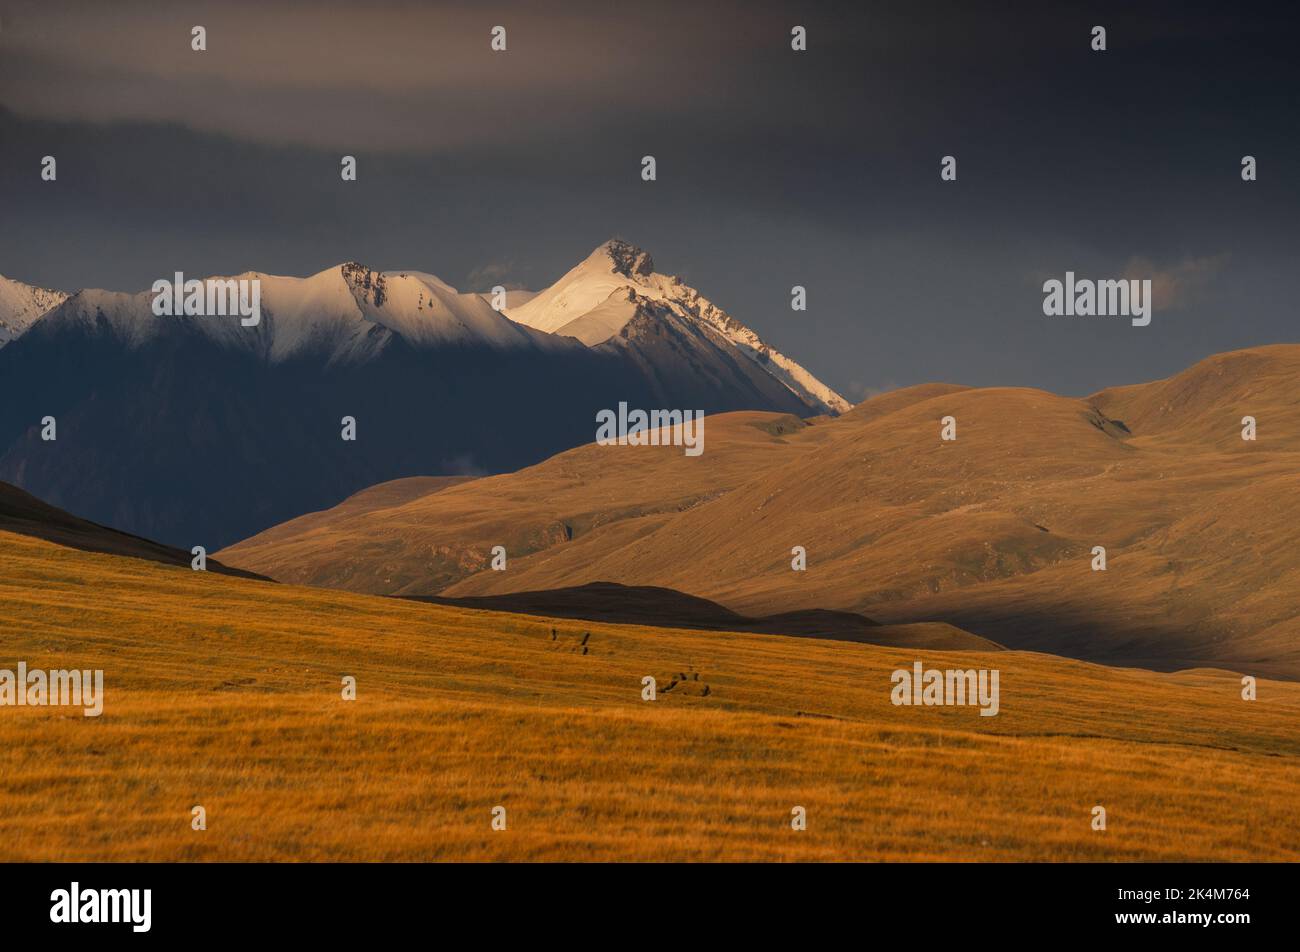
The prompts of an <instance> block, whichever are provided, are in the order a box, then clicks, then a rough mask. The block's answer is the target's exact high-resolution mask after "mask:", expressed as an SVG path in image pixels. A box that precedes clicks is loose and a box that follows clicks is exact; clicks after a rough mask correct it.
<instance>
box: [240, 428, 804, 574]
mask: <svg viewBox="0 0 1300 952" xmlns="http://www.w3.org/2000/svg"><path fill="white" fill-rule="evenodd" d="M594 426H595V424H594V423H593V427H594ZM815 429H817V428H816V427H809V426H807V425H805V424H804V423H803V422H802V421H801V420H799V419H798V418H797V417H793V416H788V415H781V414H773V413H758V412H742V413H728V414H722V415H719V416H711V417H709V418H708V419H707V420H706V424H705V431H704V435H705V445H706V452H705V453H704V455H703V456H699V457H695V458H689V457H687V456H685V455H684V453H683V451H682V449H681V448H680V447H673V446H644V447H635V446H619V447H609V446H597V445H595V444H592V445H589V446H582V447H579V448H577V449H574V450H571V451H569V452H566V453H561V454H559V455H558V456H555V457H553V458H551V459H549V460H547V461H546V462H544V463H540V464H538V465H537V466H532V467H529V468H528V469H525V470H521V471H520V472H518V473H511V474H507V475H502V476H491V477H484V478H481V479H476V480H474V481H472V482H469V483H465V484H462V485H453V486H450V487H447V488H440V489H439V490H438V491H437V492H430V493H427V494H424V495H421V496H417V497H415V498H410V499H405V500H399V501H397V502H396V504H394V505H392V506H388V507H386V508H384V509H383V510H382V511H375V510H373V509H371V508H370V507H366V506H361V505H358V504H357V500H358V498H359V497H362V496H364V495H366V494H367V493H375V492H377V491H379V490H380V489H381V487H375V488H373V489H370V490H366V491H365V493H358V494H357V496H354V497H352V499H349V500H345V501H344V502H342V503H340V504H339V505H338V506H336V507H334V508H333V509H330V510H327V511H325V512H321V513H312V514H310V515H306V516H303V517H301V518H299V519H293V520H290V521H289V522H286V523H284V524H283V525H280V526H276V527H275V528H273V529H268V530H267V531H266V532H262V533H259V534H258V535H256V536H254V537H253V538H251V539H247V540H245V541H243V542H241V543H239V544H237V545H235V546H231V547H229V548H227V549H225V550H223V552H222V553H221V558H223V559H225V560H226V561H227V562H229V563H230V564H234V565H240V566H252V565H261V566H265V567H266V569H267V570H269V571H267V570H259V571H262V574H269V575H271V577H273V578H276V579H278V580H280V581H283V582H298V583H305V584H313V585H327V586H329V587H332V588H343V589H348V590H352V591H364V592H372V593H382V594H393V595H427V594H433V593H435V592H437V591H438V590H439V589H440V588H441V587H443V586H445V585H448V584H451V583H453V582H456V581H458V580H460V579H463V578H465V577H467V576H468V575H471V574H473V573H475V572H478V571H482V570H486V569H487V568H488V565H489V562H490V560H491V550H492V547H493V546H496V545H502V546H505V547H506V550H507V552H508V553H509V555H510V558H511V559H512V560H516V564H518V562H517V560H518V559H520V558H522V557H523V556H526V555H527V554H528V553H531V552H538V551H544V550H549V549H551V548H553V547H555V546H558V545H560V544H561V543H566V542H571V541H573V540H576V539H581V538H584V537H586V536H587V535H589V534H591V533H593V532H595V531H596V530H599V529H603V528H609V527H613V528H614V529H615V531H618V530H619V529H621V528H623V527H625V526H629V527H632V530H633V532H634V533H641V532H645V531H648V529H649V528H650V527H651V526H653V525H655V524H657V523H658V522H660V521H662V520H663V519H665V518H668V517H670V516H672V515H675V514H676V513H679V512H682V511H684V510H688V509H691V508H693V507H695V506H699V505H701V504H703V503H705V502H707V501H709V500H710V499H714V498H716V497H717V496H719V495H721V494H723V493H725V492H727V491H729V490H731V489H733V488H735V487H736V486H738V485H740V484H741V483H743V482H744V481H745V480H746V479H747V478H749V477H750V476H751V475H752V473H753V468H754V466H755V465H768V464H770V463H773V462H776V461H778V460H781V459H793V458H794V454H795V452H796V451H797V449H798V447H799V446H801V445H802V443H803V442H805V441H806V438H804V437H803V432H804V431H808V432H809V433H810V434H811V431H813V430H815ZM593 432H594V430H593ZM791 434H795V435H797V436H799V437H800V440H799V443H798V445H796V444H795V443H794V442H792V440H791ZM623 451H627V452H623ZM404 482H409V481H404ZM385 485H386V486H387V485H389V484H385ZM388 495H391V496H393V497H394V498H396V494H388ZM602 538H603V535H602ZM514 590H520V589H517V588H516V589H514Z"/></svg>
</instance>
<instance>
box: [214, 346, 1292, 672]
mask: <svg viewBox="0 0 1300 952" xmlns="http://www.w3.org/2000/svg"><path fill="white" fill-rule="evenodd" d="M1244 416H1253V417H1254V418H1255V420H1256V423H1257V427H1258V431H1257V432H1258V439H1257V440H1255V441H1244V440H1242V439H1241V428H1242V423H1241V420H1242V418H1243V417H1244ZM945 417H953V418H955V420H956V431H957V439H956V440H953V441H944V440H941V439H940V430H941V423H940V421H941V420H942V419H943V418H945ZM764 418H765V419H767V420H768V421H769V422H773V423H774V421H775V419H776V418H774V417H772V416H771V415H758V414H750V415H746V416H745V417H744V420H743V423H744V425H738V424H741V422H742V421H741V419H739V418H737V417H733V416H731V415H728V416H723V417H710V418H709V419H708V421H707V427H706V433H707V440H706V450H705V453H704V455H703V456H701V457H699V458H697V459H690V458H686V457H683V456H681V455H679V454H675V453H674V452H672V451H670V450H667V449H663V448H648V447H623V446H614V447H598V446H588V447H584V448H581V449H579V450H574V451H572V452H570V453H566V454H561V455H560V456H557V457H555V458H553V459H551V460H548V461H547V462H546V463H544V464H542V465H541V466H537V467H533V468H531V469H528V470H523V471H520V472H519V473H515V474H512V475H510V476H505V477H497V478H495V479H494V480H481V481H476V482H474V483H470V484H467V485H465V486H460V487H456V488H454V489H453V490H450V491H447V492H444V493H438V494H436V495H432V496H426V497H421V498H416V499H412V500H410V501H409V502H407V503H406V504H404V505H403V506H400V507H397V508H395V509H392V510H388V511H386V512H384V513H378V514H373V515H372V516H367V517H364V518H358V519H354V520H352V521H351V522H348V521H346V520H342V519H338V520H332V522H331V526H332V529H333V531H332V533H331V534H330V535H329V536H328V537H326V538H327V544H325V543H322V542H317V541H315V540H313V538H312V537H311V536H309V535H302V536H300V537H299V538H297V539H295V540H292V542H290V543H285V542H283V541H281V542H279V543H278V544H276V543H274V542H271V543H268V542H267V540H266V539H265V538H264V537H262V536H259V537H256V538H254V539H252V540H249V541H248V542H245V543H242V544H240V545H238V546H235V547H233V548H231V549H228V550H226V551H225V552H223V553H221V555H222V557H223V558H226V559H227V560H228V561H230V562H232V563H233V564H235V565H240V566H242V567H245V568H249V569H253V570H255V571H259V572H263V573H266V574H269V575H272V576H273V577H280V578H289V579H291V580H296V579H304V578H305V579H309V580H312V581H318V582H322V583H324V584H331V585H332V584H339V580H342V582H343V583H344V584H346V585H348V586H349V587H354V588H359V589H363V590H370V591H379V592H388V591H398V590H400V591H401V592H403V593H410V594H420V593H433V592H440V593H441V594H444V595H451V596H467V595H498V594H502V593H506V592H520V591H534V590H539V589H546V588H558V587H565V586H574V585H582V584H585V583H588V582H594V581H609V582H618V583H622V584H625V585H655V586H663V587H667V588H673V589H677V590H680V591H684V592H688V593H690V594H693V595H699V596H702V597H705V598H709V599H713V600H715V601H718V602H721V603H722V604H724V605H726V606H727V607H729V608H732V609H734V610H736V611H740V612H743V613H749V614H774V613H778V612H783V611H790V610H796V609H808V608H824V609H839V610H847V611H856V612H861V613H862V614H865V615H867V616H869V617H872V618H875V619H877V620H880V621H886V622H908V621H917V620H927V621H929V620H941V621H946V622H949V623H951V624H954V625H956V626H958V627H961V628H964V629H966V630H968V631H972V632H974V633H976V634H979V635H983V636H986V637H989V638H991V639H993V640H995V641H998V642H999V643H1001V644H1005V645H1008V646H1010V647H1019V648H1033V649H1037V650H1044V651H1051V652H1054V653H1062V654H1067V655H1071V656H1075V657H1083V658H1089V659H1094V660H1111V661H1118V662H1123V663H1132V664H1143V665H1147V664H1150V665H1155V666H1158V667H1162V668H1170V669H1172V668H1178V667H1189V666H1197V665H1207V664H1208V665H1243V664H1250V665H1256V666H1262V668H1263V669H1265V670H1269V671H1271V672H1273V673H1276V674H1278V675H1281V676H1285V677H1291V678H1295V677H1300V528H1298V527H1300V347H1298V346H1295V345H1285V346H1275V347H1262V348H1257V349H1254V350H1248V351H1238V352H1234V353H1231V354H1222V355H1218V356H1216V357H1213V358H1210V359H1208V360H1206V361H1203V362H1202V363H1200V364H1197V365H1196V366H1195V367H1192V368H1190V369H1189V370H1187V371H1185V372H1184V373H1182V374H1179V375H1177V376H1175V377H1173V378H1171V379H1169V380H1164V381H1156V382H1154V383H1149V384H1143V385H1139V386H1133V387H1124V388H1119V389H1116V390H1110V391H1104V392H1102V393H1100V394H1096V395H1094V396H1093V397H1090V398H1086V399H1074V398H1069V397H1062V396H1057V395H1054V394H1050V393H1046V392H1044V391H1039V390H1029V389H1018V388H989V389H969V388H960V387H952V386H947V385H931V386H925V387H913V388H909V389H907V390H903V391H898V392H896V393H889V394H884V395H882V396H880V397H877V398H874V399H872V400H868V401H866V402H865V403H863V404H860V405H859V406H858V407H856V408H855V409H854V410H852V411H851V412H849V413H847V414H845V415H844V416H843V417H841V418H839V419H836V420H823V421H818V422H817V423H816V425H813V426H807V427H802V426H797V425H795V426H792V427H788V428H786V429H785V430H781V429H780V428H779V427H778V428H777V430H778V432H776V433H773V434H771V435H769V438H768V439H755V438H754V434H756V433H761V430H760V429H759V427H758V425H757V424H759V423H760V422H761V420H762V419H764ZM745 425H747V426H748V429H746V428H745ZM739 433H746V434H748V436H749V438H748V439H746V440H740V439H738V438H737V437H736V434H739ZM715 434H716V436H715ZM575 487H580V488H581V495H580V496H579V495H578V494H577V492H576V489H575ZM499 499H504V500H505V502H506V507H505V508H502V509H501V510H500V513H501V515H500V518H501V521H500V522H499V523H493V522H492V521H490V520H489V519H487V518H484V517H477V516H476V517H475V518H474V519H468V518H466V513H492V512H497V511H498V510H496V509H495V508H494V507H495V506H496V505H497V503H498V500H499ZM530 501H531V502H530ZM543 523H544V524H545V525H548V526H550V527H551V528H550V531H548V532H544V531H541V529H540V526H541V524H543ZM510 525H517V526H521V527H531V528H530V529H528V530H527V531H521V532H517V533H515V534H513V535H512V534H510V533H509V531H508V526H510ZM566 526H567V527H569V529H570V530H571V531H565V530H564V528H563V527H566ZM494 544H502V545H506V547H507V549H508V550H509V552H510V553H511V560H510V564H509V568H508V570H507V571H505V572H494V571H490V570H488V568H487V560H486V554H487V552H488V551H490V547H491V546H492V545H494ZM381 545H383V546H391V549H386V550H384V551H383V552H382V556H383V557H377V556H375V555H372V554H371V553H372V550H374V549H376V548H378V547H380V546H381ZM795 546H803V547H804V548H805V549H806V551H807V571H806V572H795V571H792V570H791V564H790V563H791V550H792V548H793V547H795ZM1098 546H1100V547H1102V548H1104V549H1105V551H1106V558H1107V567H1106V570H1105V571H1094V570H1093V568H1092V563H1093V559H1094V555H1093V550H1094V548H1095V547H1098ZM457 558H459V559H460V562H459V564H457V563H456V561H455V560H456V559H457ZM379 567H382V572H379V571H377V570H378V569H379ZM354 583H355V584H354Z"/></svg>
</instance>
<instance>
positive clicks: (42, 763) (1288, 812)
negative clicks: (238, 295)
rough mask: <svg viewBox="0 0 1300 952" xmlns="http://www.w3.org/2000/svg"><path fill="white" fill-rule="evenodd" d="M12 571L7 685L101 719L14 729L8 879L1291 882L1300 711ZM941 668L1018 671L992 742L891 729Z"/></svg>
mask: <svg viewBox="0 0 1300 952" xmlns="http://www.w3.org/2000/svg"><path fill="white" fill-rule="evenodd" d="M0 566H2V567H3V572H0V644H3V645H4V651H3V656H2V657H0V667H13V666H14V665H16V663H17V662H18V661H20V660H22V661H26V662H27V663H28V664H29V665H30V666H33V667H35V666H43V667H58V668H66V667H77V668H103V669H104V672H105V685H106V695H107V697H106V702H105V712H104V714H103V716H102V717H99V718H85V717H83V716H82V715H81V713H80V712H79V711H76V710H70V709H67V708H14V707H5V708H0V844H3V846H2V847H0V850H2V853H0V858H3V859H8V860H450V859H456V860H465V859H469V860H489V859H512V860H586V859H601V860H616V859H617V860H631V859H636V860H667V861H672V860H687V859H690V860H759V859H762V860H845V859H865V860H877V859H881V860H938V859H955V860H1026V859H1028V860H1210V859H1226V860H1295V859H1300V732H1298V731H1297V729H1296V725H1297V723H1300V685H1297V684H1294V683H1288V682H1274V681H1261V682H1260V686H1259V700H1258V701H1255V702H1245V701H1242V700H1241V699H1240V686H1239V677H1238V675H1235V674H1230V673H1228V672H1225V671H1212V670H1203V671H1194V672H1184V673H1180V674H1157V673H1151V672H1147V671H1139V670H1125V669H1113V668H1104V667H1099V666H1095V665H1090V664H1086V663H1082V662H1076V661H1067V660H1062V659H1059V658H1055V657H1051V656H1047V655H1040V654H1033V653H1028V652H1005V651H1000V652H988V653H979V652H950V653H949V652H939V651H927V652H925V653H924V654H921V655H918V654H917V653H916V652H915V651H907V650H902V649H894V648H880V647H874V646H870V645H857V644H850V643H842V642H828V641H816V640H809V639H802V638H784V637H779V636H772V635H758V634H739V633H728V632H705V631H678V630H671V629H651V628H638V627H633V626H620V625H607V624H598V623H588V622H571V621H557V622H550V621H547V620H545V619H538V618H532V617H529V616H520V615H504V614H498V613H491V612H479V611H470V610H465V609H459V608H447V607H442V606H432V605H420V604H413V603H408V602H403V601H400V600H396V599H386V598H381V597H376V596H368V595H359V594H352V593H345V592H334V591H322V590H315V589H308V588H301V587H295V586H288V585H272V584H270V583H265V582H257V581H251V580H245V579H238V578H231V577H222V576H217V575H214V574H202V573H195V572H191V571H189V570H187V569H185V568H178V567H170V566H163V565H157V564H153V563H148V562H144V561H138V560H133V559H128V558H122V557H118V556H112V555H103V554H92V553H85V552H79V551H74V550H71V549H66V548H62V547H59V546H57V545H54V544H52V543H49V542H46V541H43V540H39V539H35V538H30V537H26V536H18V535H13V534H8V533H0ZM552 628H554V629H556V632H555V638H554V640H553V639H552V634H551V632H552ZM584 633H589V637H588V638H587V640H586V644H585V645H584V644H583V643H582V641H583V635H584ZM584 647H585V648H586V651H585V652H584V651H583V648H584ZM918 657H920V658H921V660H923V661H924V662H925V663H926V664H927V665H928V666H934V667H957V666H961V667H977V668H979V667H996V668H998V669H999V670H1000V671H1001V713H1000V714H999V715H998V716H997V717H980V716H978V709H976V708H973V707H963V708H955V707H950V708H912V707H894V706H892V705H891V704H890V702H889V687H890V681H889V676H890V672H891V671H892V670H893V669H895V668H897V667H908V666H910V665H911V663H912V662H913V661H914V660H916V659H917V658H918ZM345 675H350V676H353V677H355V678H356V679H357V690H358V696H357V699H356V700H355V701H344V700H342V699H341V696H340V687H341V685H340V682H341V679H342V678H343V676H345ZM645 675H651V676H654V677H655V678H657V679H658V681H659V685H660V693H659V696H658V699H657V700H656V701H653V702H646V701H642V700H641V699H640V691H641V679H642V677H643V676H645ZM682 675H685V678H681V677H680V676H682ZM673 680H677V681H678V684H677V685H676V686H675V687H674V688H673V689H672V690H670V691H664V690H663V688H664V687H665V686H666V685H668V684H670V683H671V682H672V681H673ZM706 688H707V691H706ZM196 804H199V805H202V806H204V807H205V809H206V811H207V816H208V828H207V829H206V830H204V831H194V830H192V829H191V828H190V821H191V812H190V811H191V807H193V806H194V805H196ZM498 804H499V805H503V806H505V807H506V809H507V829H506V830H505V831H500V832H499V831H493V830H492V829H491V826H490V820H491V810H492V808H493V807H494V806H496V805H498ZM1097 804H1100V805H1102V806H1104V807H1105V808H1106V809H1107V811H1108V829H1106V830H1105V831H1104V832H1103V831H1094V830H1092V828H1091V810H1092V808H1093V807H1094V805H1097ZM796 805H798V806H803V807H805V808H806V810H807V816H808V826H807V829H806V830H805V831H801V832H800V831H794V830H792V829H791V828H790V816H791V813H790V811H791V808H792V807H794V806H796Z"/></svg>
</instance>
